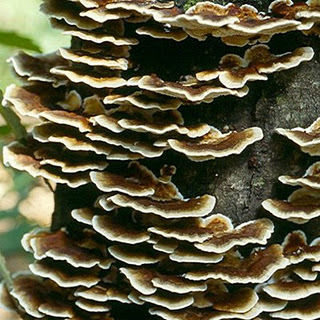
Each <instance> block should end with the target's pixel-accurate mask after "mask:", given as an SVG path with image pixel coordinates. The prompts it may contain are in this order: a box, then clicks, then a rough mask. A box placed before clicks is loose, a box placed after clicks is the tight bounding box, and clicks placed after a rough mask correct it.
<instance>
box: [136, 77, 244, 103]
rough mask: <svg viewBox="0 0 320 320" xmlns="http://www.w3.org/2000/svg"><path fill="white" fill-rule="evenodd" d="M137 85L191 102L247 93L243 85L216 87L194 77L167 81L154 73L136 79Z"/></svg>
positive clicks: (209, 100) (208, 100) (241, 95)
mask: <svg viewBox="0 0 320 320" xmlns="http://www.w3.org/2000/svg"><path fill="white" fill-rule="evenodd" d="M138 87H139V88H141V89H144V90H148V91H151V92H155V93H160V94H162V95H166V96H170V97H174V98H180V99H185V100H188V101H191V102H200V101H202V102H206V103H209V102H211V101H213V99H214V98H216V97H219V96H225V95H234V96H237V97H243V96H245V95H246V94H247V93H248V88H247V87H243V88H241V89H238V90H233V89H228V88H223V87H216V86H215V85H210V84H201V83H199V82H198V81H196V80H195V79H193V80H188V81H186V82H167V81H163V80H161V79H160V78H159V77H157V76H156V75H152V76H143V77H142V78H141V79H140V80H139V81H138Z"/></svg>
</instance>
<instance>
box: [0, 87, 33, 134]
mask: <svg viewBox="0 0 320 320" xmlns="http://www.w3.org/2000/svg"><path fill="white" fill-rule="evenodd" d="M0 101H2V92H1V90H0ZM0 114H1V115H2V117H3V118H4V120H5V121H6V122H7V125H8V126H9V127H10V128H11V130H12V131H13V133H14V135H15V137H16V139H17V140H21V139H23V138H25V137H26V135H27V131H26V129H25V128H24V126H23V125H22V124H21V122H20V118H19V117H18V116H17V115H16V114H15V113H14V112H13V111H12V109H11V108H10V107H4V106H2V104H1V103H0Z"/></svg>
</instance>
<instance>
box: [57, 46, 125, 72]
mask: <svg viewBox="0 0 320 320" xmlns="http://www.w3.org/2000/svg"><path fill="white" fill-rule="evenodd" d="M59 53H60V55H61V57H62V58H64V59H66V60H68V61H72V62H75V63H83V64H86V65H88V66H93V67H105V68H108V69H111V70H127V69H128V67H129V62H128V60H127V59H125V58H114V57H108V56H107V57H105V56H104V55H103V54H102V53H97V54H94V53H90V52H87V51H84V50H75V49H64V48H60V49H59Z"/></svg>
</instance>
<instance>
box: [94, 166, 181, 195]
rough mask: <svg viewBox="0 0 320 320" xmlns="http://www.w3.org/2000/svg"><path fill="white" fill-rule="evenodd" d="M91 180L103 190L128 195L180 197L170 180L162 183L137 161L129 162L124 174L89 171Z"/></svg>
mask: <svg viewBox="0 0 320 320" xmlns="http://www.w3.org/2000/svg"><path fill="white" fill-rule="evenodd" d="M90 177H91V180H92V182H93V183H94V184H95V185H96V186H97V187H98V188H99V189H100V190H102V191H104V192H121V193H124V194H127V195H129V196H138V197H147V196H152V198H153V199H160V200H171V199H182V195H181V194H180V192H179V190H178V188H177V187H176V186H175V185H174V184H173V183H172V182H170V181H169V182H166V183H163V182H162V181H160V178H157V177H156V176H155V175H154V174H153V173H152V171H150V170H149V169H148V168H147V167H145V166H143V165H141V164H139V163H138V162H131V163H129V165H128V170H127V172H125V174H124V175H122V174H113V173H109V172H91V173H90Z"/></svg>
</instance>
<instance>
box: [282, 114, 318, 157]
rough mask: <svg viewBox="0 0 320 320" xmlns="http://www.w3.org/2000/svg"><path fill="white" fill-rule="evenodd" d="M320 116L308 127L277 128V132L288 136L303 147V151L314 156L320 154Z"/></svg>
mask: <svg viewBox="0 0 320 320" xmlns="http://www.w3.org/2000/svg"><path fill="white" fill-rule="evenodd" d="M319 128H320V118H318V119H317V120H316V121H314V122H313V123H312V124H311V125H310V126H309V127H308V128H306V129H303V128H300V127H297V128H293V129H282V128H279V129H276V131H277V133H279V134H281V135H283V136H285V137H287V138H288V139H290V140H291V141H293V142H294V143H296V144H297V145H299V146H300V147H301V150H302V151H303V152H306V153H309V154H310V155H312V156H316V155H320V147H319V145H320V129H319Z"/></svg>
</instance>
